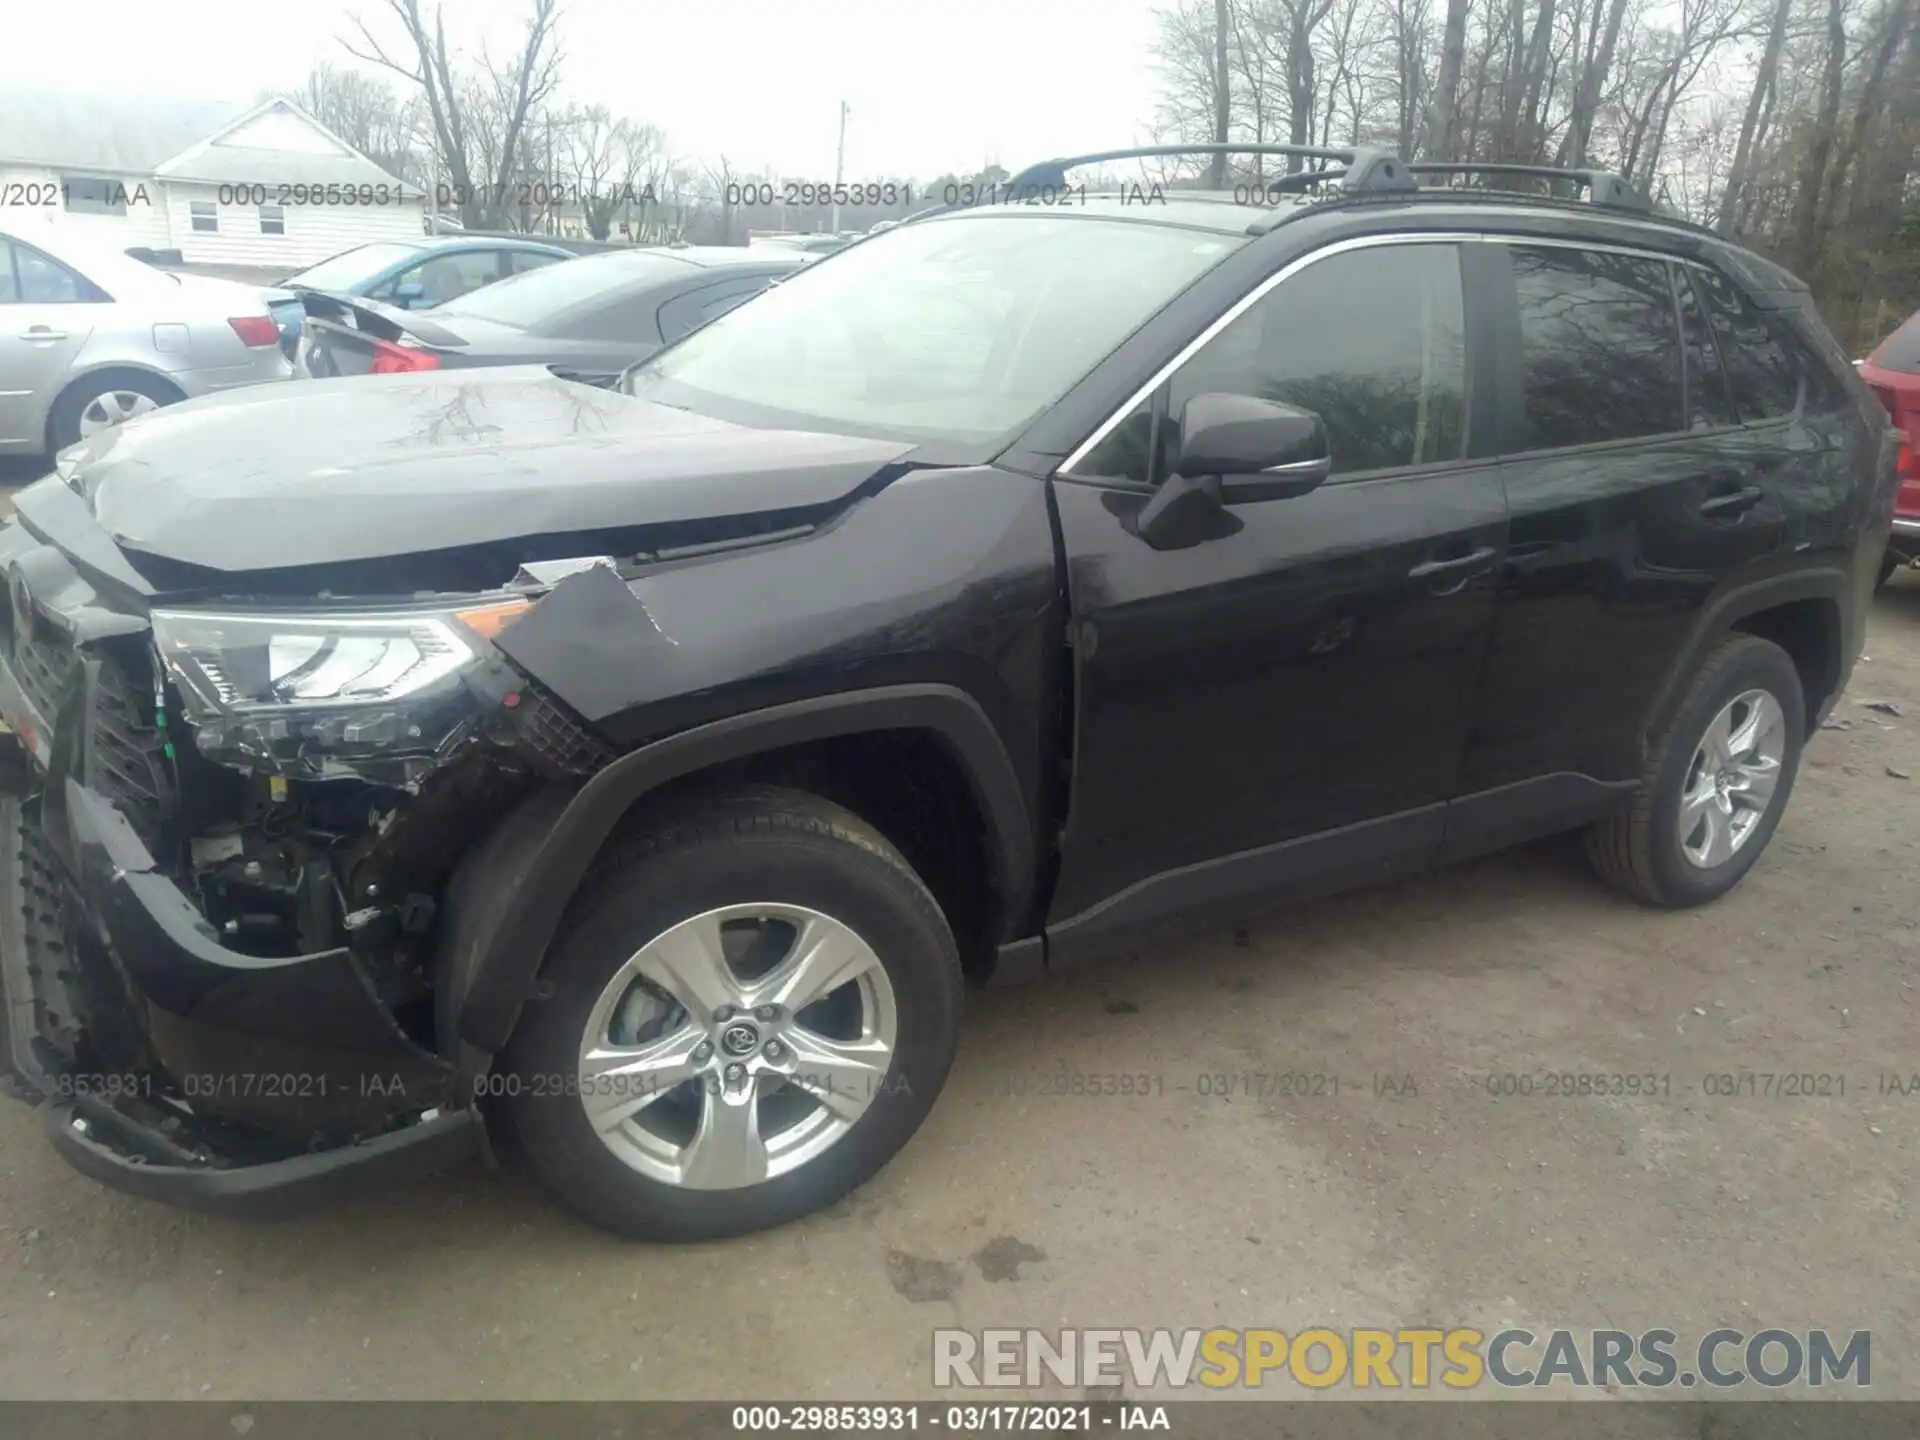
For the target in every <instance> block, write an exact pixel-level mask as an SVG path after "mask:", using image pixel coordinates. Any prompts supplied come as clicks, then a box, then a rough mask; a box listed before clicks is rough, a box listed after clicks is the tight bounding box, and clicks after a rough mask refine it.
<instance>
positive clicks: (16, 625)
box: [12, 615, 80, 724]
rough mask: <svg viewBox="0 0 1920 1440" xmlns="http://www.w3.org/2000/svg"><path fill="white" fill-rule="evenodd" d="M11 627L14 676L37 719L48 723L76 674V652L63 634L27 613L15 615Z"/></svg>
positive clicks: (78, 661)
mask: <svg viewBox="0 0 1920 1440" xmlns="http://www.w3.org/2000/svg"><path fill="white" fill-rule="evenodd" d="M12 628H13V674H14V678H15V679H16V680H18V681H19V682H20V688H21V689H22V690H24V691H26V694H27V700H28V701H29V703H31V704H32V706H33V708H34V709H35V710H37V711H38V712H39V713H40V718H41V719H43V720H45V721H46V722H47V723H48V724H52V723H53V721H54V718H55V717H56V716H57V715H58V714H59V713H60V701H61V700H62V699H63V698H64V697H65V696H66V693H67V691H68V689H69V688H70V687H71V686H72V685H73V682H74V679H75V677H76V676H78V675H79V673H80V652H79V651H77V650H75V649H74V648H73V646H72V645H71V644H70V643H69V642H68V640H67V637H66V636H64V635H62V634H60V633H59V632H57V631H49V630H48V629H47V628H46V626H44V625H41V624H35V623H34V622H33V620H32V617H30V616H20V615H15V616H14V617H13V627H12Z"/></svg>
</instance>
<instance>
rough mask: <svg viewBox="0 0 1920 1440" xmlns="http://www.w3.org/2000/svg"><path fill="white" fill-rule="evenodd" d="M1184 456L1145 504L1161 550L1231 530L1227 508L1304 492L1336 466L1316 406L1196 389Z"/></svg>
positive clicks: (1147, 531)
mask: <svg viewBox="0 0 1920 1440" xmlns="http://www.w3.org/2000/svg"><path fill="white" fill-rule="evenodd" d="M1179 434H1180V460H1179V464H1178V465H1176V466H1175V468H1174V472H1173V474H1171V475H1169V476H1167V477H1166V478H1165V479H1164V480H1162V481H1161V482H1160V488H1159V489H1157V490H1155V491H1154V492H1153V496H1152V498H1151V499H1149V500H1148V501H1147V503H1146V504H1145V505H1143V506H1141V507H1140V513H1139V515H1138V516H1137V517H1136V519H1135V522H1134V524H1135V529H1136V531H1137V533H1138V534H1139V536H1140V538H1141V539H1142V540H1145V541H1146V542H1147V544H1149V545H1151V546H1152V547H1153V548H1154V549H1156V550H1178V549H1184V548H1185V547H1186V546H1188V545H1195V544H1199V543H1200V542H1201V541H1204V540H1211V539H1217V538H1219V537H1220V536H1221V535H1225V534H1231V533H1232V532H1233V530H1235V529H1237V528H1238V525H1239V522H1238V521H1236V520H1234V519H1233V517H1232V516H1231V515H1229V514H1228V513H1227V510H1228V507H1229V506H1233V505H1244V504H1248V503H1250V502H1253V501H1259V500H1288V499H1291V498H1292V497H1293V496H1295V495H1304V494H1306V493H1307V492H1308V491H1309V490H1312V489H1314V488H1315V487H1316V486H1318V485H1319V484H1320V482H1321V481H1323V480H1325V479H1326V478H1327V476H1328V475H1329V474H1330V473H1331V472H1332V470H1333V455H1332V453H1331V451H1330V450H1329V449H1328V447H1327V427H1326V426H1325V424H1323V423H1322V422H1321V419H1320V417H1319V416H1318V415H1316V414H1314V413H1313V411H1311V410H1302V409H1301V408H1300V407H1299V406H1297V405H1282V404H1280V403H1279V402H1278V401H1274V400H1258V399H1255V398H1254V397H1253V396H1251V395H1223V394H1212V393H1209V394H1204V395H1195V396H1194V397H1193V398H1192V399H1191V400H1189V401H1187V403H1186V404H1185V405H1184V406H1182V407H1181V410H1180V423H1179Z"/></svg>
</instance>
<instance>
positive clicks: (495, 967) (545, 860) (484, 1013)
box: [439, 684, 1034, 1055]
mask: <svg viewBox="0 0 1920 1440" xmlns="http://www.w3.org/2000/svg"><path fill="white" fill-rule="evenodd" d="M878 730H920V731H926V732H930V733H931V734H933V735H934V736H936V737H937V738H938V739H939V740H940V741H941V742H942V743H943V744H945V745H946V746H947V747H948V749H949V750H950V751H951V752H952V754H953V756H954V758H955V760H957V761H958V762H959V764H960V766H961V768H962V770H963V771H964V772H965V774H966V776H967V778H968V782H969V783H970V785H971V786H972V788H973V792H974V798H975V799H976V800H977V801H978V802H979V806H980V811H981V813H982V814H983V815H985V816H986V817H987V825H988V828H989V830H990V832H991V833H990V834H989V836H988V840H989V847H990V852H991V857H992V867H993V876H994V881H995V886H996V890H997V893H998V899H999V903H998V906H997V909H998V913H999V914H1000V915H1002V916H1003V917H1005V920H1004V924H1006V925H1014V924H1017V923H1018V918H1019V917H1021V916H1024V915H1025V914H1026V912H1027V909H1028V906H1029V903H1030V900H1031V892H1032V885H1033V876H1034V851H1033V831H1032V825H1031V821H1030V819H1029V816H1028V814H1027V807H1026V802H1025V800H1024V798H1023V796H1022V793H1021V789H1020V782H1019V779H1018V777H1017V775H1016V774H1015V771H1014V767H1013V763H1012V761H1011V760H1010V759H1009V757H1008V755H1007V751H1006V747H1005V746H1004V745H1003V744H1002V743H1001V740H1000V737H999V735H998V734H997V733H996V732H995V730H994V728H993V724H992V722H991V721H990V720H988V718H987V715H986V712H985V711H984V710H982V709H981V708H980V706H979V704H978V703H977V702H976V701H975V700H974V699H973V698H972V697H971V696H970V695H968V694H967V693H966V692H965V691H963V690H961V689H959V688H957V687H955V686H951V685H939V684H915V685H889V686H881V687H877V688H874V689H867V690H856V691H850V692H847V693H845V694H839V695H828V696H822V697H819V698H817V699H809V700H798V701H793V702H791V703H788V704H784V705H774V706H770V707H768V708H766V709H763V710H755V711H750V712H747V713H745V714H741V715H736V716H731V717H728V718H727V719H723V720H716V721H713V722H712V723H710V724H706V725H700V726H696V727H694V728H693V729H690V730H686V731H682V732H681V733H679V734H677V735H673V736H669V737H668V738H666V739H664V740H658V741H655V742H654V743H653V744H651V745H645V746H642V747H641V748H640V749H638V750H635V751H632V752H631V753H629V754H627V755H624V756H622V757H621V758H620V759H619V760H616V761H615V762H614V763H613V764H611V765H609V766H607V767H606V768H605V769H604V770H602V771H600V772H599V773H598V774H596V775H595V776H594V777H593V778H592V779H591V780H589V781H588V782H587V783H586V784H585V785H583V786H581V787H580V788H579V789H578V790H577V791H573V792H571V793H569V792H567V791H564V790H550V791H542V792H537V793H536V794H535V795H534V796H532V797H530V798H529V800H528V801H526V802H525V803H524V804H523V806H522V807H521V808H520V809H519V810H518V811H516V812H515V813H514V814H513V815H511V816H510V817H508V819H507V820H506V821H505V822H504V823H503V825H502V826H501V827H500V829H499V830H497V831H496V832H495V834H494V835H493V836H492V837H490V838H489V840H488V841H487V842H486V843H485V844H484V845H482V846H480V847H477V848H476V849H475V851H474V852H473V853H472V855H471V856H470V857H469V860H468V862H467V863H466V864H464V865H463V866H462V870H461V873H460V874H459V875H457V876H456V878H455V881H454V890H453V892H452V895H451V899H452V902H453V903H452V905H451V906H450V909H451V911H452V912H453V913H452V915H451V916H450V917H449V921H448V925H447V929H446V933H445V935H444V936H443V938H442V953H441V957H440V968H439V973H440V978H441V984H442V986H443V989H442V993H441V997H440V1007H439V1008H440V1011H441V1014H442V1017H443V1019H442V1025H441V1048H442V1051H443V1053H444V1054H448V1055H451V1053H452V1051H453V1049H454V1048H455V1047H456V1046H466V1047H472V1049H473V1050H477V1051H480V1052H484V1053H486V1054H491V1053H493V1052H495V1051H497V1050H499V1049H500V1048H501V1047H502V1046H503V1045H505V1044H506V1042H507V1038H508V1036H510V1035H511V1034H512V1033H513V1028H514V1025H515V1024H516V1022H517V1021H518V1020H519V1016H520V1009H521V1006H522V1005H523V1004H525V1002H526V1000H527V999H528V997H529V996H530V995H531V993H532V990H533V986H534V982H535V979H536V977H537V976H538V974H539V970H540V966H541V964H542V962H543V961H544V960H545V957H546V952H547V946H548V945H549V943H551V941H552V939H553V935H554V932H555V930H556V929H557V928H558V927H559V924H560V918H561V916H562V915H563V914H564V913H565V910H566V907H567V903H568V901H569V900H571V899H572V897H573V895H574V892H575V891H576V890H578V888H579V886H580V882H581V880H582V879H584V878H585V876H586V874H587V871H588V869H589V868H590V867H591V866H592V864H593V861H594V858H595V856H597V855H598V854H599V853H600V850H601V847H602V846H604V845H605V844H606V841H607V837H608V836H609V835H611V834H612V833H613V829H614V827H615V826H616V825H618V824H619V822H620V820H621V817H623V816H624V815H625V814H626V813H627V812H628V811H629V810H630V809H632V808H633V806H634V804H635V803H636V802H638V801H639V800H640V799H641V798H642V797H644V796H645V795H647V794H648V793H650V792H651V791H654V790H657V789H658V788H659V787H660V786H662V785H665V784H666V783H667V782H669V781H671V780H676V779H678V778H680V777H681V776H684V775H689V774H692V773H694V772H695V771H698V770H705V769H708V768H710V767H712V766H715V765H720V764H724V763H726V762H728V761H733V760H742V759H745V758H747V757H749V756H752V755H757V754H761V753H763V752H766V751H769V750H775V749H779V748H782V747H784V746H789V745H798V744H805V743H808V742H810V741H817V740H826V739H831V738H834V737H837V736H844V735H858V734H863V733H871V732H873V731H878ZM996 938H999V939H1003V940H1004V939H1007V938H1009V937H1008V936H1007V935H1004V934H1003V935H1001V936H999V937H996Z"/></svg>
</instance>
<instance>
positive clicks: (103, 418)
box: [80, 390, 160, 440]
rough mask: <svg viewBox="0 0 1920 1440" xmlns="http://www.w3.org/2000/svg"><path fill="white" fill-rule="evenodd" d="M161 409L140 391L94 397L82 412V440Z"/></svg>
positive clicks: (151, 398) (108, 393)
mask: <svg viewBox="0 0 1920 1440" xmlns="http://www.w3.org/2000/svg"><path fill="white" fill-rule="evenodd" d="M159 408H160V402H159V401H158V400H155V399H154V398H153V397H152V396H151V395H142V394H141V393H140V392H139V391H138V390H109V391H107V392H106V393H105V394H104V395H96V396H94V397H93V399H92V400H91V401H89V402H88V403H87V407H86V408H85V409H84V410H82V411H81V412H80V438H81V439H83V440H84V439H87V438H88V437H90V436H94V435H98V434H99V433H100V432H101V431H102V430H111V429H113V427H114V426H116V425H124V424H125V423H126V422H127V421H129V420H131V419H133V418H134V417H136V416H139V415H145V414H147V413H148V412H149V411H153V410H158V409H159Z"/></svg>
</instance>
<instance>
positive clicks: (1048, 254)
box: [628, 214, 1244, 443]
mask: <svg viewBox="0 0 1920 1440" xmlns="http://www.w3.org/2000/svg"><path fill="white" fill-rule="evenodd" d="M1242 243H1244V242H1243V241H1242V240H1241V239H1239V238H1238V237H1236V236H1230V235H1213V234H1204V233H1200V232H1197V231H1193V230H1182V229H1177V228H1175V227H1173V226H1168V225H1152V224H1142V223H1139V222H1135V221H1119V220H1094V219H1087V218H1067V217H1062V216H1057V215H1056V216H1048V215H1026V214H1012V215H1008V214H1001V215H971V216H963V217H959V218H955V219H950V220H947V219H943V220H933V221H925V222H921V223H917V224H911V225H902V226H900V227H898V228H897V229H893V230H889V231H887V232H886V233H884V234H882V235H877V236H873V237H871V238H869V239H867V240H865V241H863V242H861V243H860V244H859V245H856V246H853V247H852V248H850V249H847V250H845V251H843V252H841V253H840V254H838V255H835V256H833V257H832V258H831V259H830V260H824V261H821V262H819V263H818V264H817V265H812V266H809V267H807V268H806V269H805V270H801V271H798V272H796V273H795V274H793V275H791V276H789V277H788V278H787V279H786V280H785V281H783V282H782V283H781V284H779V285H776V286H774V287H773V288H772V289H771V290H768V291H767V292H766V293H765V294H764V295H762V296H760V297H759V298H758V299H756V300H755V301H754V302H753V303H752V304H750V305H743V306H741V307H740V308H739V309H737V310H733V311H730V312H729V313H727V314H726V315H724V316H722V317H721V318H719V319H717V320H715V321H714V322H713V323H711V324H709V325H707V326H705V327H704V328H702V329H700V330H696V331H695V332H694V333H693V334H692V335H690V336H688V337H687V338H686V339H685V340H684V341H682V342H681V343H680V344H678V345H676V346H674V347H673V348H672V349H670V350H667V351H665V352H663V353H662V354H661V355H660V356H658V357H657V358H656V359H654V360H653V361H651V362H650V363H648V364H646V365H644V366H642V367H640V368H639V369H637V370H635V371H634V372H633V374H632V376H631V378H630V380H629V382H628V388H629V389H630V390H631V391H632V392H633V393H634V394H636V395H645V396H648V397H649V398H651V399H656V400H660V401H663V402H665V403H667V404H681V405H683V406H686V407H688V408H692V409H696V410H697V409H700V408H702V397H707V398H708V399H718V400H719V401H721V402H723V403H724V402H729V401H730V402H736V403H740V404H743V405H747V406H751V407H762V408H764V409H767V410H774V411H781V412H785V413H786V414H788V415H791V416H794V417H797V418H796V420H795V421H794V423H796V424H798V425H802V426H809V425H810V426H814V427H817V428H821V429H833V428H836V427H852V428H854V429H856V430H864V431H877V432H879V433H882V434H896V435H899V436H902V437H905V438H917V439H935V440H954V441H959V442H962V443H978V442H984V441H988V440H993V439H995V438H997V437H1000V436H1003V435H1006V434H1009V433H1010V432H1012V431H1014V430H1016V429H1017V428H1019V427H1020V426H1021V425H1022V424H1024V423H1025V422H1026V421H1027V420H1029V419H1030V418H1032V417H1033V416H1035V415H1037V414H1039V413H1040V412H1041V411H1042V410H1044V409H1045V408H1046V407H1047V406H1049V405H1051V404H1053V403H1054V402H1055V401H1056V400H1058V399H1059V398H1060V397H1061V396H1062V395H1064V394H1065V393H1066V392H1067V391H1068V390H1069V389H1070V388H1071V387H1072V386H1073V385H1074V384H1075V383H1077V382H1078V381H1079V380H1080V379H1081V378H1082V377H1083V376H1085V375H1086V373H1087V372H1088V371H1089V370H1091V369H1093V367H1094V366H1095V365H1097V364H1099V362H1100V361H1101V360H1103V359H1104V358H1105V357H1106V356H1107V355H1108V354H1110V353H1111V352H1112V351H1113V350H1114V349H1115V348H1116V347H1117V346H1118V345H1119V344H1120V342H1121V341H1122V340H1124V339H1125V338H1126V337H1127V336H1128V335H1130V334H1132V333H1133V332H1134V331H1135V330H1137V329H1138V328H1139V327H1140V326H1141V325H1142V324H1143V323H1145V322H1146V321H1147V320H1148V319H1149V318H1150V317H1151V316H1152V315H1153V314H1154V313H1155V312H1157V311H1158V310H1159V309H1160V308H1161V307H1162V306H1163V305H1165V304H1166V303H1167V301H1168V300H1170V299H1172V298H1173V296H1175V295H1176V294H1178V293H1179V292H1180V291H1181V290H1183V289H1185V288H1186V287H1187V286H1188V285H1189V284H1191V283H1192V282H1193V281H1194V280H1195V279H1196V278H1197V277H1198V276H1199V275H1200V274H1201V273H1202V272H1203V271H1205V270H1207V269H1208V268H1210V267H1211V266H1213V265H1215V264H1217V263H1218V262H1219V261H1220V260H1222V259H1224V258H1225V257H1226V256H1227V255H1228V254H1230V253H1231V252H1232V251H1233V250H1234V249H1236V248H1237V247H1238V246H1239V245H1241V244H1242Z"/></svg>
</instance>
